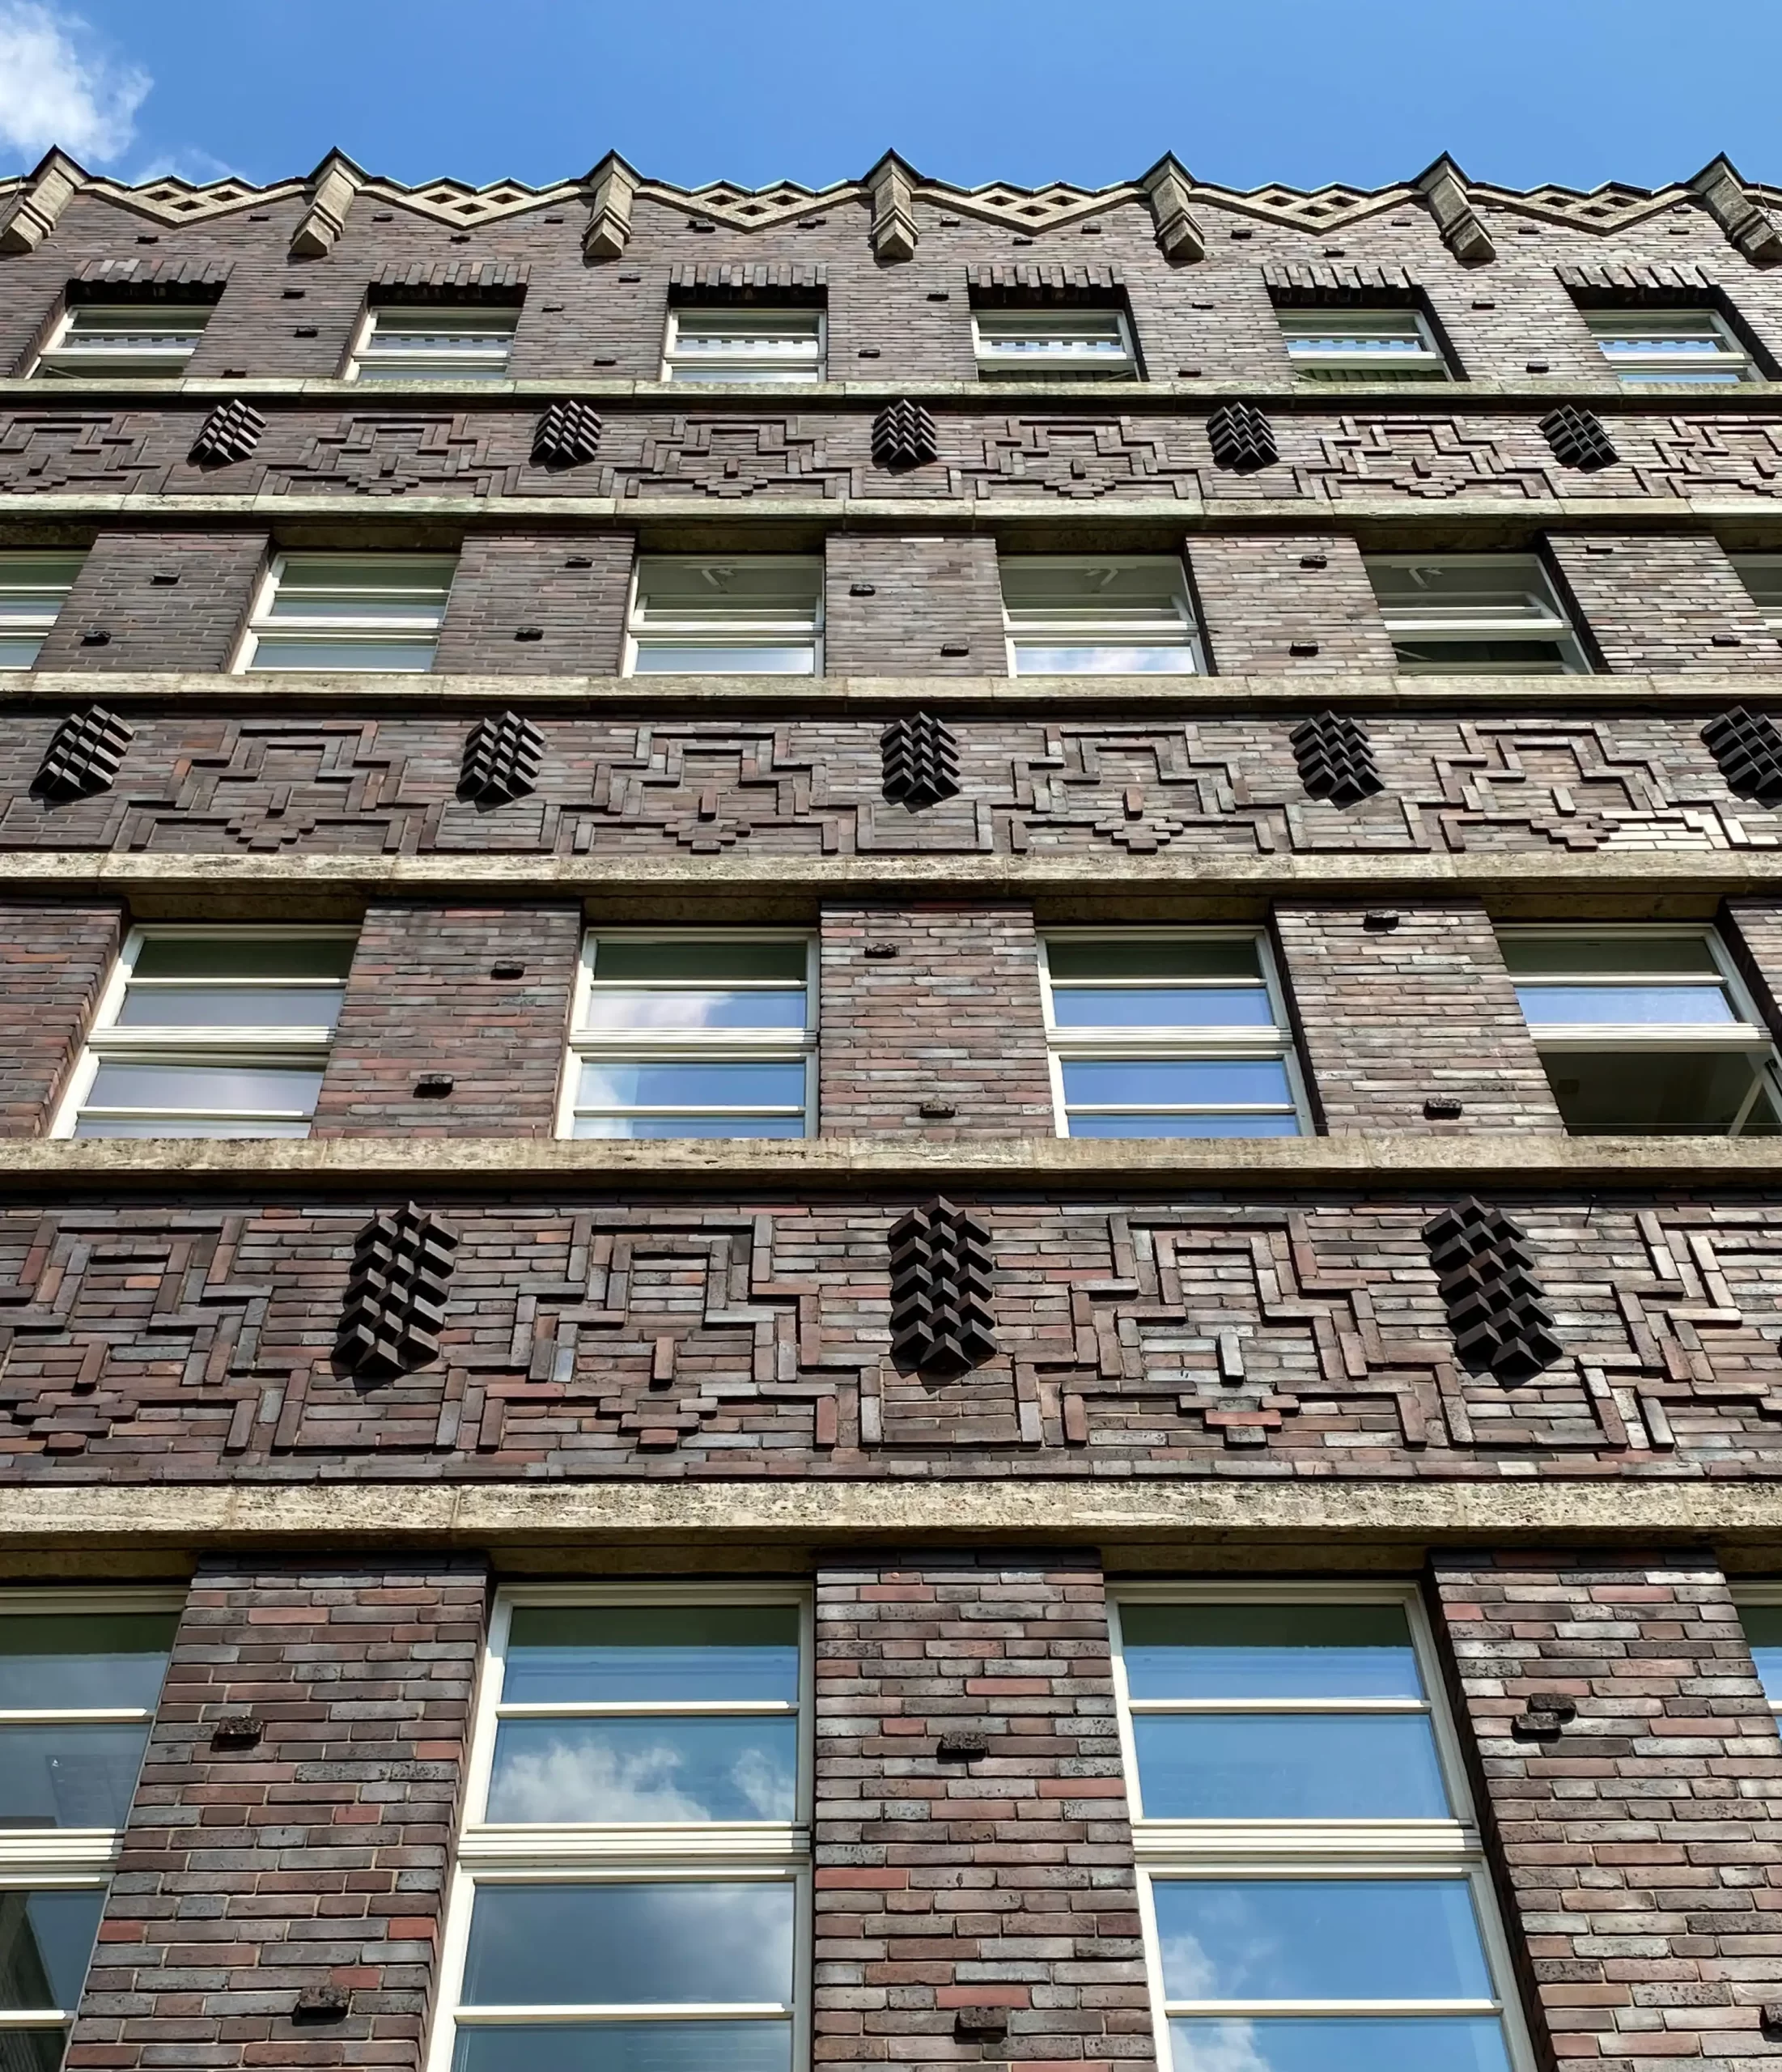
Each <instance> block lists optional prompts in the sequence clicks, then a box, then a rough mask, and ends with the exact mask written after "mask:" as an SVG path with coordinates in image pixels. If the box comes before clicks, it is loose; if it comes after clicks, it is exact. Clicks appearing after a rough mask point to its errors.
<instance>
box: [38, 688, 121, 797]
mask: <svg viewBox="0 0 1782 2072" xmlns="http://www.w3.org/2000/svg"><path fill="white" fill-rule="evenodd" d="M134 739H135V730H134V728H130V727H127V726H126V725H125V724H124V722H123V721H122V720H121V719H119V718H118V716H117V714H116V713H115V712H108V711H106V709H105V707H104V706H103V705H89V706H88V707H87V710H86V711H84V712H74V713H70V715H69V716H68V717H67V718H66V720H63V721H62V724H61V725H60V726H59V727H58V728H57V729H56V731H55V733H54V735H53V737H52V739H51V741H50V743H49V747H48V748H47V749H45V751H44V759H43V761H42V762H40V764H39V765H38V766H37V774H36V776H35V777H34V778H32V780H31V788H32V791H33V792H35V793H36V796H38V797H39V798H40V799H47V800H49V801H50V803H51V804H52V805H60V804H62V802H63V801H64V800H68V799H91V798H94V797H96V796H98V794H99V793H100V792H108V791H109V790H110V789H111V788H112V785H113V784H115V783H117V773H118V771H120V770H121V769H122V767H123V766H124V756H125V751H126V750H127V749H129V745H130V743H131V741H134Z"/></svg>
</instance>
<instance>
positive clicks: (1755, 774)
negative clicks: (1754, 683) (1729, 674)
mask: <svg viewBox="0 0 1782 2072" xmlns="http://www.w3.org/2000/svg"><path fill="white" fill-rule="evenodd" d="M1702 739H1703V740H1704V741H1705V742H1706V743H1707V745H1708V752H1709V754H1712V757H1713V758H1714V760H1715V761H1716V762H1717V763H1718V764H1719V765H1720V775H1722V776H1723V777H1724V778H1725V779H1726V788H1727V789H1728V790H1729V792H1733V794H1734V795H1735V796H1737V797H1739V798H1742V799H1755V800H1757V802H1758V804H1759V805H1766V806H1773V805H1782V728H1778V727H1777V725H1776V722H1775V720H1772V719H1771V718H1770V716H1769V715H1768V714H1767V713H1765V712H1751V711H1746V708H1745V707H1744V706H1742V705H1735V706H1734V707H1733V709H1732V710H1731V711H1729V712H1722V713H1720V715H1719V716H1718V717H1717V718H1715V719H1712V720H1709V721H1708V724H1707V725H1706V726H1705V727H1704V728H1703V729H1702Z"/></svg>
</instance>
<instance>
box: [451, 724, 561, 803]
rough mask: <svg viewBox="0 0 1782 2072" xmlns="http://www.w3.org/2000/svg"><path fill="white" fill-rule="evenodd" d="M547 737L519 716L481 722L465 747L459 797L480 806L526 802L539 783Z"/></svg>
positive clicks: (471, 731)
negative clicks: (520, 800)
mask: <svg viewBox="0 0 1782 2072" xmlns="http://www.w3.org/2000/svg"><path fill="white" fill-rule="evenodd" d="M544 759H545V737H544V736H543V735H542V734H541V733H540V732H539V731H538V729H537V728H536V727H535V726H534V725H533V724H532V722H531V720H526V719H523V718H522V717H521V716H520V714H519V713H517V712H513V711H508V712H501V713H498V714H497V715H495V717H494V719H492V720H478V721H477V724H475V726H473V728H471V729H470V734H469V739H468V740H467V741H465V745H464V769H463V774H462V775H460V778H459V780H458V796H459V797H460V799H463V800H465V802H466V803H467V804H469V805H477V806H504V805H508V804H509V803H510V802H511V801H512V800H515V799H523V798H524V797H525V796H526V794H527V793H528V792H530V791H532V789H533V788H535V787H536V786H537V783H538V772H539V769H540V766H541V764H542V763H543V762H544Z"/></svg>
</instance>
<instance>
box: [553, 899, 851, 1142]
mask: <svg viewBox="0 0 1782 2072" xmlns="http://www.w3.org/2000/svg"><path fill="white" fill-rule="evenodd" d="M815 955H816V945H815V944H814V943H813V941H812V940H811V938H810V937H809V936H787V935H765V934H756V933H753V932H749V931H745V930H741V929H738V930H736V931H734V932H728V933H726V934H723V935H711V936H702V935H694V934H690V933H689V934H679V933H676V934H665V935H640V934H630V933H615V934H610V935H609V934H600V935H591V936H588V938H587V940H586V941H585V943H584V944H583V951H582V970H581V975H580V979H579V984H578V987H577V991H576V999H575V1027H574V1029H573V1030H571V1036H570V1061H569V1069H568V1072H567V1074H566V1085H565V1088H564V1107H563V1114H562V1123H561V1125H560V1127H561V1131H562V1135H564V1136H625V1137H668V1136H702V1137H740V1136H754V1137H759V1136H808V1134H809V1133H810V1131H809V1118H810V1116H811V1114H812V1110H813V1106H814V1105H815V1103H814V1097H815V1092H816V1089H815V1072H816V1054H817V1017H816V1012H815V1001H816V998H817V974H816V970H815V964H814V959H815Z"/></svg>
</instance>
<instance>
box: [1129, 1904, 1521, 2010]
mask: <svg viewBox="0 0 1782 2072" xmlns="http://www.w3.org/2000/svg"><path fill="white" fill-rule="evenodd" d="M1153 1889H1154V1891H1155V1893H1156V1909H1157V1942H1158V1946H1159V1954H1160V1957H1161V1959H1162V1963H1163V1988H1164V1995H1165V1998H1166V1999H1169V2000H1489V1999H1491V1998H1492V1993H1491V1973H1490V1972H1489V1971H1488V1970H1487V1968H1486V1964H1485V1952H1484V1949H1483V1946H1482V1945H1481V1943H1480V1942H1479V1922H1478V1920H1477V1918H1476V1917H1475V1916H1474V1912H1473V1896H1472V1894H1471V1892H1470V1891H1469V1890H1468V1888H1467V1885H1466V1880H1465V1879H1462V1878H1281V1879H1263V1878H1207V1879H1199V1878H1194V1879H1190V1878H1169V1879H1164V1878H1160V1879H1157V1881H1156V1885H1155V1887H1154V1888H1153Z"/></svg>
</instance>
